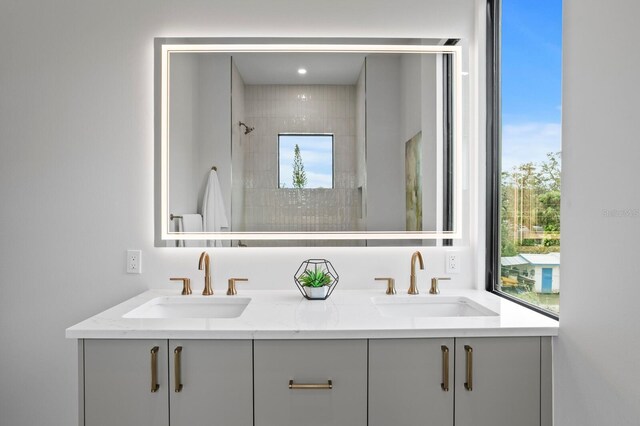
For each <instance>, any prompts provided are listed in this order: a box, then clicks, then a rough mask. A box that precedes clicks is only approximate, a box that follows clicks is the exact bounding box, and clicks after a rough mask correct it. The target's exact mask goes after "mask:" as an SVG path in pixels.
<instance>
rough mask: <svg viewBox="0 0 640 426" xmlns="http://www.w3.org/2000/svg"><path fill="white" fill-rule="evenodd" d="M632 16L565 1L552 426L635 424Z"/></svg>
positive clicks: (637, 228) (636, 60) (638, 223)
mask: <svg viewBox="0 0 640 426" xmlns="http://www.w3.org/2000/svg"><path fill="white" fill-rule="evenodd" d="M638 16H640V3H638V2H637V1H635V0H619V1H615V2H601V1H595V0H565V1H564V29H563V33H564V34H563V43H564V46H563V51H564V54H563V61H564V63H563V74H564V75H563V93H562V98H563V101H562V104H563V105H562V108H563V109H562V120H563V130H562V139H563V149H562V174H563V176H562V267H561V272H560V274H561V277H562V294H561V320H560V336H559V337H558V338H557V339H555V341H554V356H555V366H554V371H555V391H554V392H555V424H556V426H575V425H587V426H591V425H593V426H601V425H618V426H622V425H629V426H631V425H637V424H638V422H639V421H640V420H639V419H640V403H639V402H640V397H639V395H640V392H639V391H638V378H639V377H640V370H639V369H638V359H639V358H638V353H640V327H638V323H639V322H638V312H639V309H638V298H637V297H636V296H637V295H638V277H640V262H638V254H639V250H638V241H640V214H639V213H638V212H640V192H639V191H638V182H637V181H638V172H637V170H638V164H640V145H639V144H638V135H640V120H638V117H637V115H638V100H639V99H640V85H638V76H637V74H638V72H637V70H638V66H640V57H639V56H638V54H637V52H636V51H635V47H634V46H635V45H636V44H637V40H638V37H639V36H640V31H639V30H638V23H637V17H638ZM594 55H596V56H597V57H598V60H596V61H594ZM624 211H628V212H630V214H631V215H630V216H624V213H625V212H624ZM611 213H615V214H618V215H619V216H618V217H615V216H612V214H611ZM620 215H622V217H620Z"/></svg>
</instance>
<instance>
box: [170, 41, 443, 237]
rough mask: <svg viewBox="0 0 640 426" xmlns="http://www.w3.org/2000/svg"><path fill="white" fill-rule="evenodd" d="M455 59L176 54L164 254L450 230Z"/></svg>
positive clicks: (172, 61) (173, 57)
mask: <svg viewBox="0 0 640 426" xmlns="http://www.w3.org/2000/svg"><path fill="white" fill-rule="evenodd" d="M450 56H451V54H449V53H435V54H434V53H422V54H416V53H342V52H339V53H320V52H313V53H289V52H286V53H282V52H281V53H274V52H240V53H221V52H214V53H212V52H171V53H170V55H169V64H170V66H169V77H168V82H169V87H168V99H169V102H168V106H169V110H168V111H169V112H168V124H169V125H168V144H167V145H168V151H167V152H168V159H167V163H168V184H167V187H168V189H167V194H168V198H167V215H168V216H169V220H168V229H169V233H170V234H171V235H172V236H173V238H175V240H174V241H168V245H177V246H201V245H205V242H203V241H197V240H188V239H184V240H181V239H179V238H180V233H182V232H187V233H193V232H196V233H199V232H205V233H206V232H216V233H227V232H231V233H237V232H240V233H247V232H248V233H253V232H255V233H259V232H270V233H271V232H297V233H315V232H336V233H340V232H348V233H365V232H420V231H443V230H452V228H451V227H450V225H447V223H450V222H451V221H450V218H449V221H447V218H446V217H445V216H446V213H445V211H447V209H445V205H447V206H449V207H451V205H452V200H450V199H449V200H447V199H446V197H445V194H447V193H450V191H445V186H446V185H447V184H449V185H450V184H451V182H448V181H447V179H445V176H447V175H453V170H452V168H453V161H451V158H448V159H447V157H446V155H445V151H446V150H445V149H444V148H445V147H446V146H447V144H449V145H448V146H449V151H451V140H452V137H453V135H452V134H451V128H450V126H447V124H446V123H447V120H449V121H450V120H451V119H452V117H450V116H447V108H446V107H445V105H447V104H449V105H451V102H452V97H451V93H450V91H448V89H447V87H449V90H450V86H451V81H450V75H451V73H450V72H447V68H446V66H447V63H448V62H449V63H450V59H447V58H448V57H450ZM449 114H450V112H449ZM448 211H449V212H450V209H448ZM447 226H449V227H448V228H447ZM237 238H238V239H240V240H242V236H241V235H239V236H238V237H237ZM243 242H244V243H247V241H243ZM208 244H209V245H237V244H238V241H237V240H233V241H216V242H209V243H208ZM241 244H242V243H241ZM249 245H261V244H260V243H259V241H251V242H249ZM350 245H352V244H350Z"/></svg>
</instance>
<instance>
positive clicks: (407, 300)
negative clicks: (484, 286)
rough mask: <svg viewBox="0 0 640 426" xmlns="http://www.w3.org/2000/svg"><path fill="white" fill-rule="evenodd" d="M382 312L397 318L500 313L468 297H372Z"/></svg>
mask: <svg viewBox="0 0 640 426" xmlns="http://www.w3.org/2000/svg"><path fill="white" fill-rule="evenodd" d="M371 301H372V302H373V304H374V305H375V306H376V308H377V309H378V311H379V312H380V314H382V315H383V316H385V317H395V318H424V317H486V316H497V315H498V314H497V313H495V312H493V311H492V310H490V309H487V308H485V307H484V306H482V305H480V304H478V303H476V302H474V301H472V300H470V299H467V298H466V297H446V296H444V297H443V296H437V295H434V296H386V297H373V298H372V299H371Z"/></svg>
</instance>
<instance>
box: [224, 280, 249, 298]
mask: <svg viewBox="0 0 640 426" xmlns="http://www.w3.org/2000/svg"><path fill="white" fill-rule="evenodd" d="M236 281H249V280H248V279H247V278H229V288H228V289H227V296H235V295H236V294H238V290H236Z"/></svg>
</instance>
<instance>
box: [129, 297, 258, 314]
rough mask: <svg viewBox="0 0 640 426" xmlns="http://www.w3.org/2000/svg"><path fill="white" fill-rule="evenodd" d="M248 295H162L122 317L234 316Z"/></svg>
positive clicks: (247, 301) (246, 300)
mask: <svg viewBox="0 0 640 426" xmlns="http://www.w3.org/2000/svg"><path fill="white" fill-rule="evenodd" d="M249 302H251V298H250V297H237V296H220V297H213V296H164V297H156V298H155V299H151V300H149V301H148V302H146V303H145V304H143V305H140V306H138V307H137V308H135V309H133V310H132V311H129V312H127V313H126V314H124V315H123V316H122V317H123V318H236V317H239V316H240V315H241V314H242V312H243V311H244V309H245V308H246V307H247V305H248V304H249Z"/></svg>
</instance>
